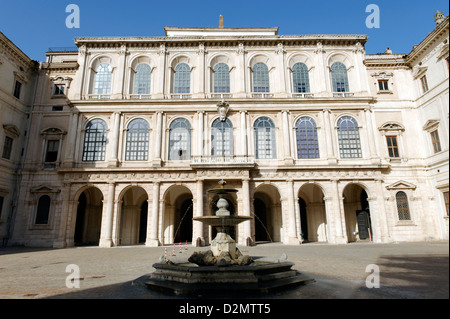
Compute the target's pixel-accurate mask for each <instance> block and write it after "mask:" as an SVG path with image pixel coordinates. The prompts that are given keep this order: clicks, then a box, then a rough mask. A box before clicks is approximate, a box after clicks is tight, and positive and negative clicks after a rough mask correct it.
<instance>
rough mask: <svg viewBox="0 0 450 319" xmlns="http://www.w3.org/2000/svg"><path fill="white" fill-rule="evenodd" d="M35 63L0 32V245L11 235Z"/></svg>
mask: <svg viewBox="0 0 450 319" xmlns="http://www.w3.org/2000/svg"><path fill="white" fill-rule="evenodd" d="M38 67H39V65H38V63H37V62H35V61H32V60H31V59H30V58H29V57H28V56H27V55H26V54H25V53H23V52H22V51H21V50H20V49H19V48H18V47H17V46H16V45H15V44H14V43H12V42H11V40H9V39H8V38H7V37H6V36H5V35H4V34H3V33H1V32H0V125H1V126H0V176H1V178H0V246H1V245H2V244H3V240H4V239H6V238H8V237H9V236H10V235H11V225H12V218H13V216H14V214H15V211H16V203H17V199H18V192H19V188H18V186H19V185H20V170H21V166H22V163H23V152H24V148H25V146H26V143H27V138H26V135H27V132H29V131H30V127H29V126H28V125H29V116H30V112H31V109H32V105H33V97H34V92H35V88H36V72H37V70H38Z"/></svg>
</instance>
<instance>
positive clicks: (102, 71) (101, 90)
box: [94, 63, 112, 94]
mask: <svg viewBox="0 0 450 319" xmlns="http://www.w3.org/2000/svg"><path fill="white" fill-rule="evenodd" d="M96 71H97V72H96V74H95V80H94V94H110V92H111V79H112V67H111V65H109V64H108V63H102V64H100V65H99V66H98V67H97V70H96Z"/></svg>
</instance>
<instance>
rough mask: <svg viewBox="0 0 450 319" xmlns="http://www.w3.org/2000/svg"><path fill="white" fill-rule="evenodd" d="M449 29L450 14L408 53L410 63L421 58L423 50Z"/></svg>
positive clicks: (407, 58)
mask: <svg viewBox="0 0 450 319" xmlns="http://www.w3.org/2000/svg"><path fill="white" fill-rule="evenodd" d="M448 29H449V16H448V15H447V17H446V18H445V20H444V21H442V22H441V23H440V24H438V25H437V26H436V28H435V29H434V30H433V31H432V32H431V33H430V34H429V35H428V36H427V37H426V38H425V39H423V40H422V42H420V44H419V45H417V46H416V47H414V49H413V50H412V51H411V52H410V53H409V54H408V55H407V57H406V60H407V62H408V64H411V63H413V62H414V61H415V60H417V59H418V58H420V56H421V55H422V53H423V52H425V50H427V49H428V48H429V47H430V46H431V45H433V43H434V42H435V41H437V40H438V38H439V37H440V36H441V35H443V34H444V33H446V32H447V33H448Z"/></svg>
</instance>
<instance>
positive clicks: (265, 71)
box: [253, 62, 270, 93]
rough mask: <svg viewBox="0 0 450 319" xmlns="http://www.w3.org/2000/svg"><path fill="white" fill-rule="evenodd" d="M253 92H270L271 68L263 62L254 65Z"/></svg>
mask: <svg viewBox="0 0 450 319" xmlns="http://www.w3.org/2000/svg"><path fill="white" fill-rule="evenodd" d="M253 92H256V93H261V92H262V93H269V92H270V80H269V68H268V67H267V65H265V64H264V63H262V62H259V63H256V64H255V65H254V66H253Z"/></svg>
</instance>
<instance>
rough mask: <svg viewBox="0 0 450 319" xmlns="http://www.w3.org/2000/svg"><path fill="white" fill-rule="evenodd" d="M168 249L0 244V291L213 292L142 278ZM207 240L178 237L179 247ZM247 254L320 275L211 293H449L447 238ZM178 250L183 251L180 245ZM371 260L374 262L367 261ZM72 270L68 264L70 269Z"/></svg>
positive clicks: (14, 294) (12, 295) (90, 295)
mask: <svg viewBox="0 0 450 319" xmlns="http://www.w3.org/2000/svg"><path fill="white" fill-rule="evenodd" d="M165 249H167V254H168V255H171V254H172V252H173V246H166V247H158V248H148V247H144V246H133V247H115V248H109V249H104V248H98V247H77V248H67V249H32V248H14V247H6V248H0V299H156V300H162V299H172V300H174V299H185V298H189V299H192V300H195V299H197V300H201V299H202V298H210V297H211V296H198V295H195V296H187V297H186V296H173V295H170V294H163V293H158V292H154V291H150V290H149V289H148V288H147V287H146V286H145V284H144V283H145V280H146V279H147V278H148V274H149V273H151V272H153V268H152V265H153V264H154V263H155V262H157V261H158V259H159V257H160V256H162V255H164V253H165ZM204 249H207V248H195V247H187V250H186V247H185V245H177V246H176V247H175V254H176V255H177V256H180V255H182V254H191V253H192V252H194V251H199V250H204ZM239 249H240V250H241V251H242V252H243V253H244V254H247V255H250V256H255V257H256V256H270V257H279V256H281V255H282V254H283V253H286V254H287V256H288V260H289V261H291V262H294V263H295V266H294V267H293V268H294V269H296V270H298V271H300V272H301V273H303V274H305V275H307V276H310V277H312V278H314V279H315V282H314V283H312V284H308V285H305V286H299V287H295V288H290V289H286V290H283V291H277V292H275V293H272V294H267V295H261V296H257V295H253V296H252V295H232V296H219V297H214V298H216V299H217V298H228V299H234V300H245V299H248V300H250V299H269V300H270V299H272V300H275V299H392V298H394V299H448V298H449V243H448V241H441V242H420V243H395V244H373V243H367V242H359V243H352V244H348V245H330V244H319V243H311V244H303V245H301V246H286V245H281V244H276V243H267V244H260V245H257V246H255V247H239ZM180 251H181V253H180ZM68 265H76V266H77V267H79V271H80V281H79V283H80V287H79V288H68V287H67V286H66V279H67V277H68V276H71V275H73V274H75V273H74V272H73V269H74V268H67V266H68ZM369 265H376V266H377V267H378V269H379V283H380V286H379V288H368V287H367V286H366V279H367V278H368V276H372V277H369V280H368V282H369V283H372V284H373V283H376V281H374V280H372V278H373V275H374V274H375V273H373V272H372V271H373V269H375V268H373V266H369ZM368 266H369V268H367V267H368ZM66 271H67V272H66Z"/></svg>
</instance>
